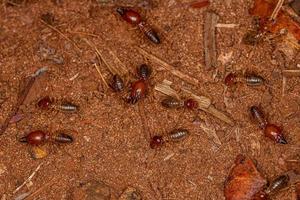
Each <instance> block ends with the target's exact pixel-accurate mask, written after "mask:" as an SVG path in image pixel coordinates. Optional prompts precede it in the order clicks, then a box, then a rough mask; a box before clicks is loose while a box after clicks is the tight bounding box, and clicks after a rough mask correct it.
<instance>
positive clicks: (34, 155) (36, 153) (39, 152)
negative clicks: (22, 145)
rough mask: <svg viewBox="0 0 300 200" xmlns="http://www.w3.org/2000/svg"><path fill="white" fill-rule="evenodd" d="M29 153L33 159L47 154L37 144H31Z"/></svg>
mask: <svg viewBox="0 0 300 200" xmlns="http://www.w3.org/2000/svg"><path fill="white" fill-rule="evenodd" d="M30 154H31V156H32V158H33V159H42V158H45V157H46V156H47V155H48V153H47V151H46V150H45V149H44V148H42V147H39V146H33V147H32V148H31V150H30Z"/></svg>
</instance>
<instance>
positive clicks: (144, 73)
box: [137, 64, 152, 80]
mask: <svg viewBox="0 0 300 200" xmlns="http://www.w3.org/2000/svg"><path fill="white" fill-rule="evenodd" d="M151 73H152V69H151V68H150V67H149V66H148V65H146V64H142V65H140V66H139V67H138V68H137V74H138V76H139V78H140V79H143V80H148V79H149V78H150V76H151Z"/></svg>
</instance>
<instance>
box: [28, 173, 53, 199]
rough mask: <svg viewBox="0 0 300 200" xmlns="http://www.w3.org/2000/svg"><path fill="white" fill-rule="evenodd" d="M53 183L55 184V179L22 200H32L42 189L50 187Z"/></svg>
mask: <svg viewBox="0 0 300 200" xmlns="http://www.w3.org/2000/svg"><path fill="white" fill-rule="evenodd" d="M54 183H55V178H53V179H51V180H50V181H49V182H48V183H46V184H45V185H43V186H42V187H40V188H39V189H37V190H36V191H35V192H33V193H31V194H30V195H29V196H27V197H26V198H25V199H24V200H30V199H34V197H35V196H36V195H38V194H40V193H41V192H42V191H43V190H44V189H46V188H47V187H49V186H51V185H52V184H54Z"/></svg>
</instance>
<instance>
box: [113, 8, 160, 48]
mask: <svg viewBox="0 0 300 200" xmlns="http://www.w3.org/2000/svg"><path fill="white" fill-rule="evenodd" d="M116 11H117V13H119V14H120V15H121V17H122V18H123V19H124V20H125V21H126V22H128V23H129V24H132V25H135V26H137V27H139V29H140V30H141V31H142V32H143V33H144V34H145V35H146V36H147V38H148V39H149V40H150V41H151V42H153V43H155V44H160V39H159V36H158V35H157V33H156V31H154V30H153V29H152V28H151V27H150V26H149V25H148V24H147V23H146V22H145V21H144V20H142V17H141V15H140V14H139V13H138V12H136V11H134V10H132V9H129V8H123V7H119V8H117V10H116Z"/></svg>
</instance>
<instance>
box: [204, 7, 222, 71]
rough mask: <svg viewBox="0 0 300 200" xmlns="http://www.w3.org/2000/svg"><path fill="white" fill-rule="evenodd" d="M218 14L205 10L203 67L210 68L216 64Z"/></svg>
mask: <svg viewBox="0 0 300 200" xmlns="http://www.w3.org/2000/svg"><path fill="white" fill-rule="evenodd" d="M218 19H219V16H218V15H217V14H215V13H214V12H207V13H206V15H205V22H204V51H205V67H206V69H211V68H214V67H216V66H217V49H216V25H217V23H218Z"/></svg>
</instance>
